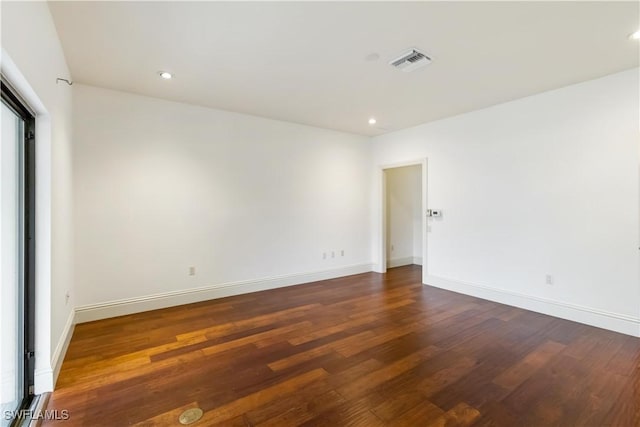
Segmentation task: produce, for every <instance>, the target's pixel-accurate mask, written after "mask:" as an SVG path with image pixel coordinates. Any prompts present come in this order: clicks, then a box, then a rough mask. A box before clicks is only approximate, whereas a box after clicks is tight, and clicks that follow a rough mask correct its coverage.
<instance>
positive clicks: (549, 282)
mask: <svg viewBox="0 0 640 427" xmlns="http://www.w3.org/2000/svg"><path fill="white" fill-rule="evenodd" d="M544 281H545V283H546V284H547V285H553V276H552V275H550V274H547V275H546V276H545V277H544Z"/></svg>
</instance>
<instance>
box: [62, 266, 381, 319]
mask: <svg viewBox="0 0 640 427" xmlns="http://www.w3.org/2000/svg"><path fill="white" fill-rule="evenodd" d="M372 269H373V266H372V265H371V264H357V265H350V266H346V267H339V268H334V269H330V270H322V271H315V272H310V273H298V274H289V275H285V276H276V277H269V278H264V279H256V280H245V281H239V282H230V283H222V284H217V285H213V286H206V287H202V288H195V289H185V290H180V291H173V292H165V293H161V294H155V295H147V296H143V297H136V298H128V299H122V300H117V301H109V302H105V303H100V304H91V305H84V306H80V307H76V311H75V322H76V323H84V322H91V321H93V320H100V319H106V318H109V317H116V316H124V315H127V314H133V313H140V312H143V311H149V310H157V309H160V308H166V307H172V306H176V305H183V304H191V303H194V302H200V301H207V300H210V299H216V298H223V297H228V296H232V295H240V294H246V293H250V292H257V291H264V290H267V289H275V288H282V287H285V286H293V285H301V284H303V283H309V282H316V281H319V280H327V279H335V278H337V277H344V276H350V275H353V274H360V273H367V272H370V271H372Z"/></svg>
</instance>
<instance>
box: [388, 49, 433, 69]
mask: <svg viewBox="0 0 640 427" xmlns="http://www.w3.org/2000/svg"><path fill="white" fill-rule="evenodd" d="M430 62H431V58H429V57H428V56H427V55H425V54H424V53H422V52H420V51H419V50H417V49H411V50H409V51H408V52H405V53H404V54H403V55H402V56H400V57H398V58H396V59H394V60H393V61H391V62H389V64H390V65H393V66H394V67H396V68H398V69H400V70H402V71H404V72H405V73H408V72H410V71H413V70H417V69H418V68H421V67H424V66H425V65H428V64H429V63H430Z"/></svg>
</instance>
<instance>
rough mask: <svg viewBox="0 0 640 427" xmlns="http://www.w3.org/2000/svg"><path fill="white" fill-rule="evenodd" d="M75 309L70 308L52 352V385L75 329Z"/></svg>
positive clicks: (55, 380)
mask: <svg viewBox="0 0 640 427" xmlns="http://www.w3.org/2000/svg"><path fill="white" fill-rule="evenodd" d="M75 314H76V312H75V310H71V312H70V313H69V317H68V318H67V323H65V325H64V329H63V330H62V335H61V336H60V340H59V341H58V345H57V346H56V349H55V350H54V352H53V356H52V358H51V366H52V367H53V385H54V386H55V384H56V382H58V375H60V369H61V368H62V362H64V356H65V355H66V354H67V349H68V348H69V343H70V342H71V337H72V336H73V330H74V329H75Z"/></svg>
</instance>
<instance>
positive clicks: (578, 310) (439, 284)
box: [424, 275, 640, 337]
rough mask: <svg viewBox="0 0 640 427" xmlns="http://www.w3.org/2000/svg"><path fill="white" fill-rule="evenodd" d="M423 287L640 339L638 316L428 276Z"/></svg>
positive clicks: (639, 319)
mask: <svg viewBox="0 0 640 427" xmlns="http://www.w3.org/2000/svg"><path fill="white" fill-rule="evenodd" d="M424 284H425V285H427V286H433V287H436V288H441V289H446V290H448V291H453V292H458V293H461V294H465V295H471V296H474V297H477V298H482V299H485V300H489V301H495V302H499V303H501V304H507V305H510V306H513V307H519V308H523V309H526V310H531V311H535V312H537V313H542V314H547V315H549V316H554V317H559V318H561V319H566V320H572V321H574V322H579V323H584V324H586V325H591V326H596V327H598V328H603V329H608V330H611V331H615V332H620V333H622V334H626V335H631V336H634V337H640V318H638V317H633V316H627V315H624V314H618V313H612V312H608V311H604V310H598V309H595V308H591V307H585V306H581V305H576V304H569V303H565V302H562V301H555V300H551V299H547V298H540V297H535V296H531V295H525V294H520V293H516V292H510V291H505V290H502V289H495V288H490V287H487V286H482V285H476V284H472V283H467V282H461V281H458V280H452V279H447V278H443V277H438V276H431V275H429V276H427V277H426V281H425V283H424Z"/></svg>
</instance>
